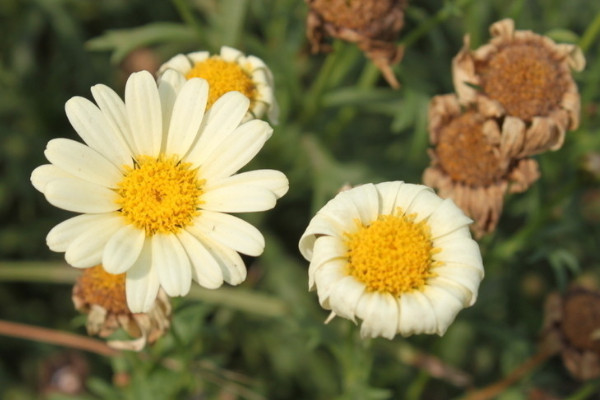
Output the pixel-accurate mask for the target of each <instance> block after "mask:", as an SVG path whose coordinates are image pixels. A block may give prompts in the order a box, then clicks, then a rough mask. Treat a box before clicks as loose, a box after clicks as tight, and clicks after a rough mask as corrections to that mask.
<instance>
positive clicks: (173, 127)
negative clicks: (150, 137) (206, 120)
mask: <svg viewBox="0 0 600 400" xmlns="http://www.w3.org/2000/svg"><path fill="white" fill-rule="evenodd" d="M207 100H208V83H207V82H206V81H205V80H204V79H199V78H193V79H190V80H188V81H187V82H186V83H185V85H183V87H182V88H181V91H180V92H179V94H178V95H177V100H176V101H175V104H174V105H173V114H172V115H171V123H170V126H169V134H168V135H167V147H166V150H165V152H166V153H167V154H185V153H187V152H188V150H189V149H190V146H191V144H192V143H193V142H194V140H195V139H196V136H197V135H198V130H199V129H200V124H201V123H202V118H203V117H204V109H205V108H206V101H207ZM163 114H164V112H163Z"/></svg>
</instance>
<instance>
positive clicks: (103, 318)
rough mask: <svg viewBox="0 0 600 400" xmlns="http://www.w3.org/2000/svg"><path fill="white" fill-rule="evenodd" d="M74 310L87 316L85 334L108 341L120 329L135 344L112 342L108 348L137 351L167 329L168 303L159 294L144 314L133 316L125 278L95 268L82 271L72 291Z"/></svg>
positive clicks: (169, 307)
mask: <svg viewBox="0 0 600 400" xmlns="http://www.w3.org/2000/svg"><path fill="white" fill-rule="evenodd" d="M73 303H74V304H75V308H76V309H77V310H78V311H80V312H82V313H85V314H88V318H87V323H86V328H87V331H88V334H90V335H98V336H100V337H107V336H109V335H111V334H112V333H114V332H115V331H117V330H118V329H119V328H123V329H124V330H125V332H127V333H128V334H129V335H130V336H132V337H134V338H136V339H134V340H129V341H127V340H111V341H109V342H108V345H109V346H111V347H113V348H116V349H122V350H134V351H139V350H142V349H143V348H144V346H145V345H146V343H153V342H155V341H156V340H157V339H158V338H160V337H161V336H162V335H164V333H165V332H166V331H167V330H168V329H169V326H170V316H171V303H170V302H169V298H168V297H167V295H166V294H165V293H164V292H163V291H162V290H160V291H159V293H158V297H157V298H156V301H155V303H154V306H153V307H152V308H151V309H150V311H148V312H146V313H132V312H131V311H129V308H128V307H127V300H126V297H125V274H117V275H115V274H109V273H108V272H106V271H105V270H104V268H102V266H101V265H97V266H95V267H92V268H87V269H85V270H84V271H83V273H82V274H81V276H80V277H79V279H78V280H77V282H76V283H75V286H74V287H73Z"/></svg>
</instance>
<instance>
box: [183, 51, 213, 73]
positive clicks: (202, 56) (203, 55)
mask: <svg viewBox="0 0 600 400" xmlns="http://www.w3.org/2000/svg"><path fill="white" fill-rule="evenodd" d="M184 57H186V56H184ZM209 57H210V53H209V52H208V51H194V52H192V53H188V54H187V57H186V58H187V59H188V60H190V61H191V62H190V67H189V68H192V67H193V65H192V64H196V63H199V62H202V61H204V60H206V59H207V58H209ZM186 72H187V71H186Z"/></svg>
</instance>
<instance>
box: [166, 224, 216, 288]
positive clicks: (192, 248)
mask: <svg viewBox="0 0 600 400" xmlns="http://www.w3.org/2000/svg"><path fill="white" fill-rule="evenodd" d="M177 237H178V238H179V240H180V241H181V244H182V245H183V248H184V249H185V251H186V253H187V255H188V257H189V258H190V261H191V263H192V279H193V280H194V281H196V282H198V284H199V285H200V286H202V287H205V288H207V289H216V288H218V287H221V285H222V284H223V272H222V271H221V267H220V266H219V262H218V261H217V260H216V259H215V257H214V256H213V254H211V253H210V252H209V251H208V250H207V249H206V247H205V246H204V244H202V241H201V240H199V239H197V238H196V237H195V236H193V235H192V234H191V233H189V232H187V231H185V230H182V231H181V232H179V233H178V234H177Z"/></svg>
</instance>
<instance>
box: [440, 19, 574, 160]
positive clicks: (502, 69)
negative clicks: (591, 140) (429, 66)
mask: <svg viewBox="0 0 600 400" xmlns="http://www.w3.org/2000/svg"><path fill="white" fill-rule="evenodd" d="M490 32H491V35H492V39H491V40H490V42H489V43H488V44H486V45H484V46H481V47H479V48H478V49H476V50H473V51H472V50H470V48H469V46H470V40H469V36H468V35H467V36H465V39H464V47H463V48H462V50H461V51H460V52H459V53H458V54H457V55H456V57H455V58H454V60H453V72H452V73H453V80H454V86H455V89H456V92H457V93H458V96H459V98H460V101H461V103H462V104H469V103H478V104H479V108H480V110H481V112H482V113H484V114H485V115H488V116H494V117H501V116H506V117H507V118H512V119H515V120H516V121H514V122H512V124H513V125H514V126H513V128H514V129H513V130H512V131H511V132H510V135H512V136H514V138H513V142H515V143H517V142H518V146H519V154H518V155H519V156H521V157H522V156H527V155H532V154H535V153H539V152H542V151H545V150H548V149H550V150H557V149H559V148H560V147H561V146H562V144H563V141H564V136H565V132H566V131H567V130H571V129H576V128H577V126H578V125H579V113H580V98H579V93H578V90H577V86H576V85H575V82H574V81H573V77H572V75H571V70H575V71H580V70H582V69H583V68H584V66H585V58H584V57H583V53H582V52H581V50H580V49H579V48H578V47H577V46H575V45H571V44H556V43H555V42H553V41H552V40H551V39H549V38H548V37H545V36H541V35H537V34H535V33H533V32H531V31H519V30H517V31H516V30H515V29H514V22H513V21H512V20H511V19H504V20H502V21H499V22H496V23H495V24H493V25H492V26H491V27H490Z"/></svg>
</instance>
